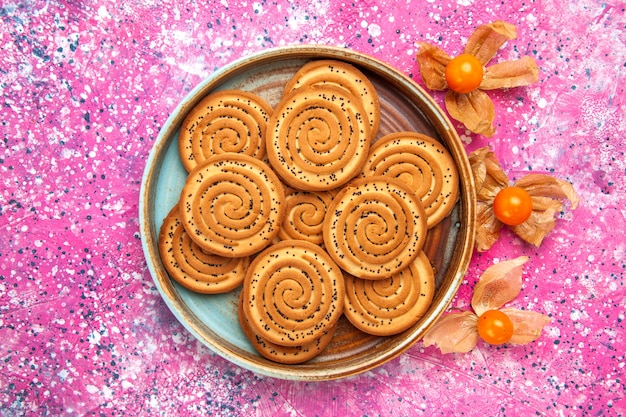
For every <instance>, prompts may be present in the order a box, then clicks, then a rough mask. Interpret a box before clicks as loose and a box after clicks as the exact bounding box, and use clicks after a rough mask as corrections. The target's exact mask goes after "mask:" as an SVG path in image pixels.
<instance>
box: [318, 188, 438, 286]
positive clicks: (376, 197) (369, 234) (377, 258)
mask: <svg viewBox="0 0 626 417" xmlns="http://www.w3.org/2000/svg"><path fill="white" fill-rule="evenodd" d="M426 232H427V229H426V214H425V212H424V208H423V206H422V203H421V202H420V201H419V199H418V198H417V196H416V195H415V193H414V192H413V191H412V190H411V189H410V188H409V187H408V186H407V185H406V184H404V183H402V182H401V181H398V180H396V179H393V178H389V177H384V176H373V177H367V178H360V179H357V180H354V181H352V182H351V183H350V184H348V185H347V186H346V187H344V188H343V189H341V191H339V193H338V194H337V195H336V196H335V198H334V199H333V202H332V203H331V205H330V207H329V209H328V213H327V215H326V218H325V219H324V227H323V236H324V246H325V248H326V250H327V251H328V253H329V254H330V255H331V256H332V258H333V259H334V260H335V262H337V264H338V265H339V266H340V267H341V268H342V269H344V270H345V271H346V272H348V273H349V274H351V275H354V276H356V277H359V278H363V279H373V280H378V279H386V278H389V277H391V276H392V275H393V274H395V273H396V272H398V271H400V270H401V269H403V268H405V267H407V266H408V265H409V264H410V263H411V262H413V260H414V259H415V258H416V257H417V256H418V254H419V252H420V250H421V249H422V246H423V245H424V241H425V239H426Z"/></svg>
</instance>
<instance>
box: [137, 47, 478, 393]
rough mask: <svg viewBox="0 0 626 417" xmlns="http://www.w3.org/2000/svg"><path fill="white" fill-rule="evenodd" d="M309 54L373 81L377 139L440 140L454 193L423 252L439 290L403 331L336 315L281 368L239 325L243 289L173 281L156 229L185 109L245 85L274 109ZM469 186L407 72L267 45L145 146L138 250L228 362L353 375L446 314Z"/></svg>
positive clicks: (173, 172) (439, 115)
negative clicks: (317, 348)
mask: <svg viewBox="0 0 626 417" xmlns="http://www.w3.org/2000/svg"><path fill="white" fill-rule="evenodd" d="M311 59H337V60H342V61H345V62H348V63H350V64H352V65H355V66H356V67H358V68H359V69H360V70H361V71H362V72H363V73H364V74H365V75H366V76H367V77H368V78H369V79H370V80H371V81H372V83H373V84H374V86H375V87H376V91H377V93H378V95H379V99H380V105H381V123H380V131H379V133H378V137H381V136H383V135H385V134H388V133H392V132H399V131H406V130H408V131H416V132H421V133H424V134H426V135H429V136H431V137H433V138H435V139H437V140H439V141H440V142H442V143H443V144H444V145H445V146H446V147H447V148H448V150H449V151H450V153H451V154H452V156H453V158H454V159H455V161H456V163H457V166H458V170H459V176H460V181H461V183H460V199H459V201H458V203H457V204H456V206H455V208H454V210H453V212H452V214H451V215H450V216H449V217H448V218H447V219H445V220H444V221H443V222H441V223H440V224H439V225H437V226H435V227H434V228H433V229H431V230H430V231H429V233H428V238H427V240H426V243H425V247H424V251H425V252H426V254H427V255H428V256H429V258H430V259H431V261H432V262H433V264H434V266H435V268H436V282H437V284H436V287H437V289H436V293H435V298H434V300H433V303H432V304H431V307H430V309H429V310H428V311H427V313H426V314H425V315H424V317H422V319H421V320H420V321H419V322H418V323H417V324H415V325H414V326H413V327H411V328H410V329H409V330H407V331H405V332H403V333H401V334H399V335H396V336H393V337H373V336H368V335H365V334H363V333H360V332H359V331H357V330H356V329H355V328H353V327H352V326H351V325H350V324H349V322H348V321H347V320H345V319H344V318H342V320H341V322H340V326H339V329H338V331H337V333H336V335H335V337H334V338H333V341H332V342H331V344H330V345H329V346H328V347H327V348H326V350H325V351H324V352H323V353H322V354H321V355H319V356H317V357H316V358H314V359H313V360H311V361H309V362H307V363H305V364H300V365H281V364H278V363H274V362H272V361H269V360H267V359H265V358H263V357H262V356H260V355H259V354H257V353H256V351H255V350H254V348H253V347H252V345H251V344H250V343H249V342H248V340H247V339H246V337H245V336H244V334H243V332H242V331H241V330H240V328H239V324H238V321H237V297H238V295H239V290H235V291H233V292H232V293H229V294H224V295H201V294H196V293H193V292H190V291H188V290H186V289H185V288H183V287H181V286H180V285H178V284H177V283H175V282H174V281H172V280H171V279H170V277H169V276H168V274H167V272H166V271H165V269H164V267H163V265H162V263H161V260H160V257H159V251H158V245H157V243H158V233H159V228H160V226H161V223H162V221H163V219H164V218H165V216H166V215H167V213H168V212H169V210H170V209H171V208H172V207H173V206H174V205H175V204H176V202H177V201H178V199H179V195H180V192H181V189H182V187H183V184H184V183H185V178H186V176H187V172H186V171H185V169H184V168H183V166H182V164H181V162H180V160H179V154H178V146H177V139H178V130H179V128H180V125H181V122H182V120H183V119H184V117H185V115H186V114H187V113H188V112H189V111H190V109H192V108H193V107H194V106H195V105H196V104H197V103H198V102H199V101H200V100H201V99H202V98H203V97H205V96H206V95H207V94H209V93H210V92H212V91H215V90H221V89H232V88H234V89H241V90H246V91H250V92H252V93H254V94H257V95H259V96H261V97H262V98H264V99H265V100H266V101H267V102H268V103H270V104H271V105H272V106H274V105H276V104H277V103H278V101H279V100H280V98H281V96H282V93H283V88H284V86H285V84H286V82H287V80H289V79H290V78H291V76H292V75H293V74H294V73H295V72H296V70H297V69H298V68H300V67H301V66H302V65H303V64H304V63H306V62H307V61H309V60H311ZM474 201H475V192H474V185H473V180H472V175H471V170H470V166H469V162H468V160H467V156H466V153H465V150H464V148H463V146H462V143H461V141H460V140H459V137H458V135H457V133H456V131H455V130H454V128H453V127H452V126H451V124H450V122H449V120H448V119H447V117H446V116H445V114H444V113H443V112H442V110H441V109H440V108H439V107H438V106H437V104H436V103H435V102H434V101H433V99H432V98H431V97H430V96H429V95H428V94H427V93H426V92H425V91H424V90H423V89H421V88H420V87H419V86H418V85H417V84H415V83H414V82H413V81H412V80H411V79H410V78H408V77H406V76H405V75H404V74H402V73H400V72H399V71H397V70H395V69H394V68H392V67H390V66H388V65H386V64H385V63H383V62H380V61H378V60H376V59H374V58H371V57H369V56H366V55H363V54H360V53H357V52H353V51H350V50H346V49H340V48H334V47H327V46H293V47H284V48H276V49H270V50H267V51H263V52H260V53H258V54H256V55H253V56H248V57H245V58H242V59H240V60H238V61H236V62H234V63H232V64H230V65H228V66H226V67H224V68H222V69H220V70H219V71H217V72H216V73H215V74H213V75H212V76H210V77H209V78H207V79H206V80H204V81H203V82H202V83H201V84H200V85H198V86H197V87H196V88H195V89H194V90H193V91H192V92H191V93H190V94H189V95H188V96H187V97H185V98H184V100H183V101H182V102H181V103H180V104H179V105H178V107H177V108H176V109H175V110H174V112H173V113H172V114H171V116H170V117H169V118H168V120H167V121H166V123H165V125H164V126H163V128H162V130H161V132H160V133H159V136H158V137H157V140H156V142H155V144H154V147H153V149H152V150H151V153H150V156H149V159H148V163H147V166H146V169H145V172H144V176H143V179H142V187H141V196H140V222H141V225H140V227H141V237H142V243H143V249H144V253H145V257H146V261H147V264H148V268H149V270H150V273H151V275H152V278H153V279H154V282H155V284H156V286H157V288H158V290H159V292H160V293H161V295H162V297H163V299H164V300H165V302H166V303H167V305H168V306H169V308H170V309H171V311H172V312H173V313H174V315H175V316H176V318H177V319H178V320H179V321H180V322H181V323H182V324H183V325H184V326H185V327H186V328H187V329H188V330H189V332H191V333H192V334H193V335H194V336H195V337H196V338H198V339H199V340H200V341H201V342H202V343H204V344H205V345H206V346H208V347H209V348H210V349H211V350H213V351H214V352H216V353H217V354H219V355H221V356H222V357H224V358H226V359H228V360H229V361H231V362H233V363H235V364H237V365H239V366H241V367H243V368H246V369H249V370H252V371H254V372H258V373H260V374H263V375H266V376H271V377H276V378H283V379H293V380H308V381H313V380H326V379H336V378H342V377H346V376H349V375H354V374H357V373H360V372H364V371H366V370H369V369H372V368H374V367H376V366H379V365H381V364H383V363H385V362H387V361H389V360H390V359H392V358H394V357H396V356H398V355H399V354H401V353H402V352H404V351H405V350H406V349H408V348H409V347H411V346H412V345H413V344H414V343H415V342H417V341H418V340H419V339H420V338H421V337H422V336H423V334H424V332H425V331H426V330H427V329H428V328H429V327H430V326H431V325H432V324H433V323H434V321H435V320H436V319H437V318H438V317H439V316H440V315H441V314H442V313H443V312H444V311H445V309H446V308H447V306H448V304H449V303H450V301H451V300H452V298H453V297H454V295H455V293H456V291H457V290H458V287H459V285H460V283H461V281H462V279H463V275H464V274H465V271H466V269H467V266H468V264H469V261H470V258H471V254H472V248H473V243H474V229H475V220H474V218H475V207H474V203H473V202H474Z"/></svg>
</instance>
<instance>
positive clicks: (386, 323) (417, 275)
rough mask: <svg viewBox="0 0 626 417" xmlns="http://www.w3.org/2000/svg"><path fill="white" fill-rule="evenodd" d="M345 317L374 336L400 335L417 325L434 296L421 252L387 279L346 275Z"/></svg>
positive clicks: (429, 269) (428, 266)
mask: <svg viewBox="0 0 626 417" xmlns="http://www.w3.org/2000/svg"><path fill="white" fill-rule="evenodd" d="M344 279H345V283H346V299H345V304H344V313H345V316H346V318H347V319H348V320H350V322H351V323H352V324H353V325H354V326H355V327H356V328H357V329H359V330H361V331H363V332H365V333H368V334H372V335H375V336H390V335H394V334H398V333H401V332H403V331H405V330H406V329H408V328H409V327H411V326H412V325H414V324H415V323H417V322H418V320H419V319H420V318H421V317H422V316H423V315H424V313H425V312H426V310H427V309H428V307H429V306H430V304H431V302H432V299H433V296H434V293H435V275H434V272H433V268H432V266H431V264H430V261H429V259H428V257H427V256H426V255H425V254H424V252H420V254H419V256H418V257H417V258H416V259H415V260H414V261H413V262H412V263H411V264H410V265H409V266H408V267H407V268H405V269H403V270H401V271H399V272H397V273H395V274H393V275H392V276H391V278H387V279H384V280H378V281H372V280H364V279H360V278H356V277H354V276H350V275H346V276H345V277H344Z"/></svg>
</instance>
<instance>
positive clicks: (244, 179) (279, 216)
mask: <svg viewBox="0 0 626 417" xmlns="http://www.w3.org/2000/svg"><path fill="white" fill-rule="evenodd" d="M284 199H285V194H284V190H283V185H282V183H281V182H280V180H279V179H278V177H277V176H276V175H275V174H274V172H273V171H272V170H271V169H270V168H269V167H268V166H267V165H266V164H265V163H263V162H261V161H259V160H258V159H255V158H253V157H251V156H248V155H243V154H221V155H214V156H212V157H211V158H209V159H207V160H206V161H205V162H204V163H203V164H202V165H198V166H197V167H196V168H194V169H193V170H192V171H191V172H190V173H189V175H188V176H187V180H186V182H185V185H184V186H183V189H182V192H181V196H180V202H179V205H180V216H181V221H182V223H183V226H184V227H185V230H186V231H187V233H188V234H189V237H190V238H191V239H192V240H193V241H194V242H196V244H198V246H200V248H201V249H203V250H205V251H207V252H209V253H213V254H215V255H220V256H226V257H243V256H248V255H252V254H253V253H256V252H258V251H260V250H262V249H264V248H265V246H267V245H268V244H269V243H270V242H271V241H272V239H274V237H276V235H277V234H278V229H279V227H280V224H281V223H282V220H283V215H284V204H285V201H284Z"/></svg>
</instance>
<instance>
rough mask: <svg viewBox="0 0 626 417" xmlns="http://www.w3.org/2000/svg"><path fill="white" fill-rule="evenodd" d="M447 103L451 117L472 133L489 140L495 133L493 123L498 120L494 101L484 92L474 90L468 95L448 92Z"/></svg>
mask: <svg viewBox="0 0 626 417" xmlns="http://www.w3.org/2000/svg"><path fill="white" fill-rule="evenodd" d="M445 102H446V109H447V110H448V113H449V114H450V116H451V117H452V118H453V119H455V120H458V121H459V122H461V123H463V124H464V125H465V127H466V128H467V129H468V130H470V131H471V132H474V133H477V134H481V135H484V136H486V137H488V138H490V137H492V136H493V134H494V133H495V131H496V128H495V126H494V125H493V121H494V119H495V118H496V111H495V108H494V105H493V101H491V99H490V98H489V96H488V95H487V93H485V92H484V91H481V90H474V91H472V92H470V93H467V94H459V93H457V92H455V91H452V90H448V92H447V93H446V98H445Z"/></svg>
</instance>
